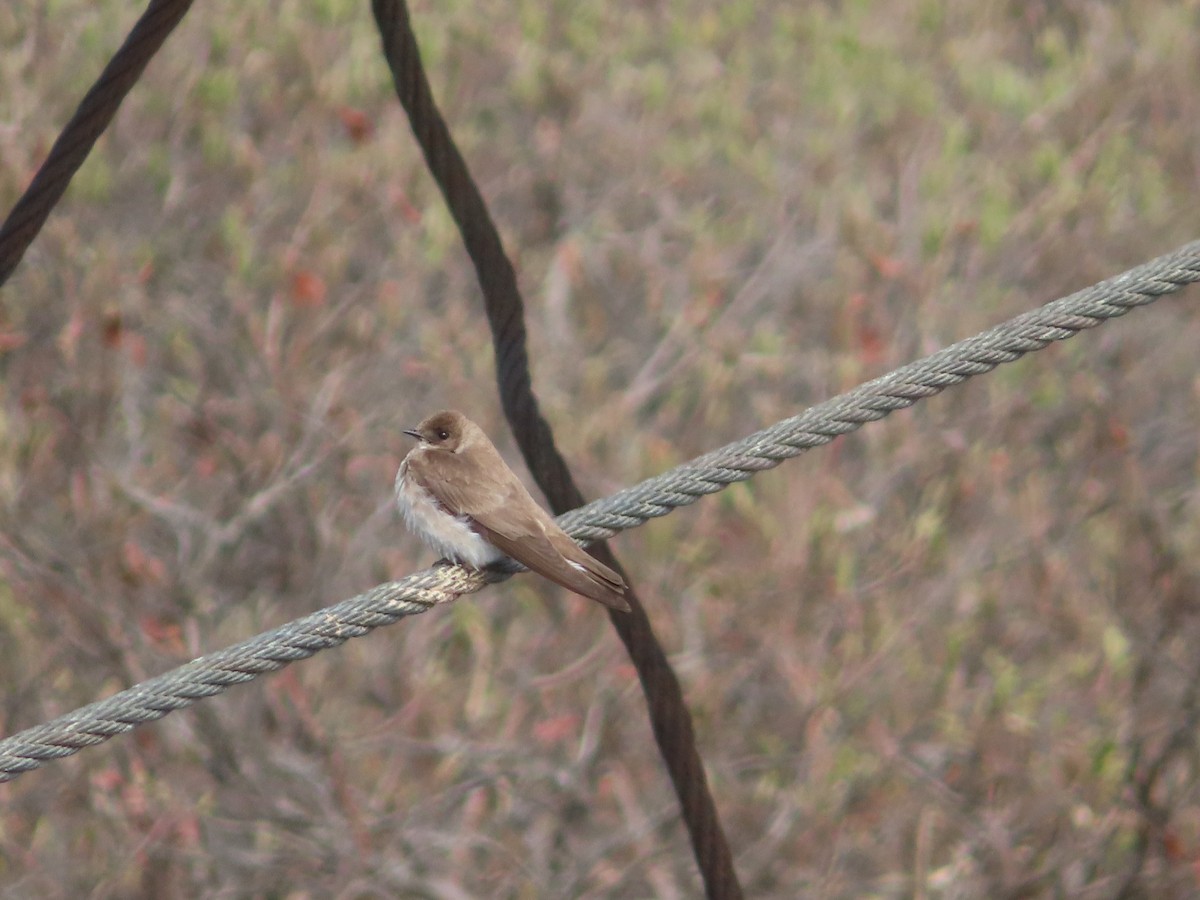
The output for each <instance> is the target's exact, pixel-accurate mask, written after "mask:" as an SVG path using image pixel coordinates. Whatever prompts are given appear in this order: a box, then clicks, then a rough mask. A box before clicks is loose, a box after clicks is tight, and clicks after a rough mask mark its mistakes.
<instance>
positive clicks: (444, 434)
mask: <svg viewBox="0 0 1200 900" xmlns="http://www.w3.org/2000/svg"><path fill="white" fill-rule="evenodd" d="M437 436H438V440H439V441H444V440H446V439H447V438H448V437H450V432H448V431H447V430H446V429H445V428H439V429H438V430H437Z"/></svg>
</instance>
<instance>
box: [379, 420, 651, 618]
mask: <svg viewBox="0 0 1200 900" xmlns="http://www.w3.org/2000/svg"><path fill="white" fill-rule="evenodd" d="M404 433H405V434H407V435H409V436H411V437H415V438H416V439H417V441H418V442H419V443H418V444H417V446H416V447H414V448H413V449H412V451H411V452H409V454H408V456H406V457H404V461H403V462H402V463H400V471H399V472H397V473H396V502H397V503H398V504H399V506H400V511H401V512H402V513H403V514H404V520H405V522H407V523H408V527H409V528H410V529H412V530H413V531H414V532H416V533H417V535H419V536H420V538H421V539H422V540H423V541H425V543H426V544H428V545H429V546H430V547H432V548H433V549H434V550H435V551H436V552H438V553H441V554H442V555H443V556H445V557H446V558H448V559H451V560H453V561H455V562H458V563H462V564H464V565H468V566H471V567H473V568H476V569H482V568H484V567H485V566H488V565H491V564H492V563H495V562H497V561H499V560H501V559H503V558H504V557H506V556H509V557H512V558H513V559H515V560H516V561H517V562H519V563H521V564H522V565H523V566H525V567H526V568H527V569H530V570H531V571H534V572H537V573H538V574H539V575H542V576H544V577H546V578H548V579H550V580H551V581H553V582H554V583H555V584H560V585H562V586H563V587H565V588H567V589H568V590H571V591H574V592H575V593H577V594H582V595H583V596H584V597H589V598H591V599H592V600H597V601H599V602H600V603H603V604H604V605H605V606H610V607H612V608H613V609H620V610H624V611H625V612H628V611H629V602H628V601H627V600H626V599H625V592H626V587H625V582H624V581H623V580H622V579H621V576H620V575H618V574H617V573H616V572H614V571H613V570H612V569H610V568H609V567H608V566H606V565H604V564H603V563H601V562H600V561H599V560H597V559H595V558H594V557H592V555H591V554H589V553H587V552H585V551H584V550H583V548H582V547H580V546H579V545H578V544H576V543H575V542H574V541H573V540H571V538H570V537H568V536H567V533H566V532H565V531H563V530H562V529H561V528H559V527H558V524H557V523H556V522H555V521H554V519H553V518H551V516H550V514H549V513H548V512H546V511H545V510H544V509H542V508H541V507H540V506H538V504H537V501H536V500H534V499H533V498H532V497H531V496H529V491H527V490H525V485H523V484H521V480H520V479H519V478H517V476H516V475H515V474H514V473H513V470H512V469H510V468H509V467H508V465H507V464H506V463H505V462H504V459H503V458H502V457H501V456H500V453H499V451H497V450H496V447H495V446H494V445H493V444H492V442H491V441H490V440H488V436H487V435H486V434H484V433H483V431H482V429H480V427H479V426H478V425H476V424H475V423H474V422H472V421H471V420H470V419H468V418H467V417H466V416H464V415H463V414H462V413H460V412H455V411H454V410H444V411H442V412H438V413H434V414H433V415H431V416H430V417H429V418H427V419H426V420H425V421H424V422H422V423H421V424H420V425H418V426H417V427H416V428H406V429H405V430H404Z"/></svg>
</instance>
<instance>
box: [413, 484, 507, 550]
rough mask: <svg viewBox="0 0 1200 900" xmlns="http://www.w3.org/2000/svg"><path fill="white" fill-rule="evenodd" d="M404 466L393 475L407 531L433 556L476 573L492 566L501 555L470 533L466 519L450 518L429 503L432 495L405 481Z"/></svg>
mask: <svg viewBox="0 0 1200 900" xmlns="http://www.w3.org/2000/svg"><path fill="white" fill-rule="evenodd" d="M404 473H405V466H404V465H403V464H401V466H400V471H399V472H397V473H396V503H397V504H398V505H399V507H400V513H401V514H402V515H403V516H404V521H405V523H406V524H407V525H408V527H409V528H410V529H411V530H412V531H413V532H414V533H415V534H416V535H417V537H419V538H420V539H421V540H422V541H424V542H425V543H426V544H427V545H428V546H429V547H430V548H432V549H433V552H434V553H440V554H441V555H442V556H444V557H446V558H447V559H453V560H455V561H457V562H461V563H466V564H467V565H468V566H472V567H474V568H476V569H482V568H483V567H484V566H486V565H489V564H491V563H494V562H495V561H496V560H498V559H500V557H502V556H503V555H504V554H503V553H501V552H500V551H499V550H497V549H496V548H495V547H493V546H492V545H491V544H489V543H488V542H487V541H485V540H484V539H483V538H482V537H480V536H479V535H478V534H476V533H475V532H474V531H472V530H471V526H470V525H469V524H467V522H468V520H467V518H466V516H452V515H450V514H449V513H448V512H446V511H445V510H444V509H442V508H441V507H440V506H438V504H437V502H436V501H435V500H434V499H433V495H432V494H431V493H429V491H427V490H425V488H423V487H421V486H420V485H419V484H417V483H416V482H415V481H414V480H413V479H411V478H405V477H404Z"/></svg>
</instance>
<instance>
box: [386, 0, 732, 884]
mask: <svg viewBox="0 0 1200 900" xmlns="http://www.w3.org/2000/svg"><path fill="white" fill-rule="evenodd" d="M371 7H372V9H373V10H374V13H375V19H376V21H377V22H378V24H379V31H380V35H381V36H382V39H383V50H384V55H385V56H386V57H387V61H388V65H389V67H390V68H391V70H392V79H393V81H394V83H395V86H396V93H397V95H398V96H399V98H400V103H401V105H402V106H403V107H404V110H405V112H406V113H407V114H408V118H409V123H410V124H411V126H412V129H413V133H414V135H415V136H416V138H417V143H418V144H419V145H420V147H421V151H422V153H424V155H425V161H426V163H427V164H428V166H429V169H430V171H431V172H432V173H433V177H434V180H435V181H436V182H437V184H438V187H439V188H440V189H441V192H442V196H443V197H444V198H445V200H446V204H447V205H448V206H449V208H450V212H451V215H453V216H454V220H455V222H457V223H458V227H459V230H460V231H461V233H462V236H463V242H464V243H465V244H466V248H467V252H468V254H470V257H471V261H472V263H473V264H474V266H475V272H476V275H477V276H478V278H479V284H480V287H481V288H482V289H483V296H484V306H485V309H486V311H487V317H488V324H489V325H490V326H491V330H492V344H493V346H494V347H495V355H496V377H497V380H498V382H499V387H500V400H501V403H502V405H503V407H504V414H505V416H506V417H507V419H508V422H509V425H510V427H511V428H512V430H513V434H514V436H515V437H516V439H517V445H518V446H519V447H520V449H521V453H522V455H523V456H524V457H525V462H526V464H527V465H528V466H529V470H530V472H531V473H532V474H533V477H534V479H535V480H536V481H537V483H538V486H539V487H540V488H541V489H542V492H543V493H544V494H545V495H546V499H547V500H548V501H549V502H550V506H551V508H552V509H553V510H554V512H555V513H556V514H562V513H564V512H566V511H568V510H570V509H574V508H575V507H578V506H582V505H583V502H584V499H583V494H582V493H581V492H580V490H579V488H578V486H576V484H575V481H574V479H573V478H572V477H571V473H570V470H569V469H568V468H567V465H566V462H565V461H564V460H563V458H562V455H561V454H560V453H559V452H558V449H557V448H556V446H555V444H554V437H553V435H552V433H551V431H550V426H549V425H548V424H547V423H546V420H545V419H544V418H543V417H542V415H541V413H540V412H539V411H538V404H537V400H536V398H535V397H534V394H533V387H532V383H531V379H530V374H529V356H528V351H527V340H526V331H525V319H524V303H523V302H522V300H521V294H520V291H519V289H518V288H517V279H516V274H515V272H514V271H513V267H512V264H511V263H510V262H509V260H508V257H507V255H506V254H505V252H504V247H503V245H502V244H501V241H500V235H499V232H498V231H497V229H496V226H495V225H494V224H493V222H492V218H491V216H490V215H489V214H488V210H487V207H486V205H485V204H484V202H483V197H482V196H481V195H480V193H479V189H478V188H477V187H476V186H475V183H474V181H473V180H472V178H471V176H470V173H469V172H468V170H467V166H466V163H465V161H464V160H463V158H462V155H461V154H460V153H459V152H458V148H457V147H456V146H455V144H454V141H453V139H452V138H451V136H450V131H449V129H448V128H447V127H446V123H445V121H444V120H443V119H442V117H441V114H440V113H439V112H438V110H437V107H436V105H435V104H434V100H433V92H432V91H431V89H430V87H429V82H428V80H427V79H426V77H425V73H424V69H423V68H422V66H421V59H420V53H419V50H418V48H417V42H416V37H415V36H414V34H413V31H412V27H411V23H410V21H409V15H408V8H407V6H406V4H405V3H404V2H403V0H373V2H372V4H371ZM591 550H592V552H593V553H594V554H595V555H596V556H597V558H599V559H600V560H601V561H603V562H604V563H605V564H606V565H608V566H610V567H612V568H614V569H616V570H617V571H619V572H620V573H621V575H622V577H624V578H625V580H626V583H628V581H629V578H628V576H627V575H626V573H625V571H624V569H622V568H621V566H620V564H619V563H618V562H617V560H616V558H615V557H614V556H613V554H612V552H611V551H610V550H609V549H608V547H607V545H606V544H603V543H600V544H596V545H594V546H593V547H592V548H591ZM629 600H630V605H631V606H632V607H633V612H632V613H619V612H614V613H612V614H611V617H612V622H613V626H614V627H615V628H616V630H617V633H618V634H619V635H620V637H621V640H622V641H623V642H624V644H625V648H626V650H627V651H628V653H629V656H630V659H632V660H633V664H634V666H635V667H636V668H637V672H638V678H639V679H640V680H641V684H642V690H643V692H644V693H645V695H646V703H647V705H648V707H649V712H650V721H651V725H652V727H653V730H654V736H655V739H656V740H657V742H658V747H659V751H660V753H661V754H662V757H663V760H664V761H665V762H666V764H667V770H668V771H669V772H670V775H671V781H672V782H673V783H674V785H675V792H676V794H677V795H678V796H679V802H680V806H681V807H682V810H683V818H684V822H685V823H686V825H687V829H688V832H689V834H690V835H691V839H692V849H693V852H694V853H695V855H696V861H697V863H698V864H699V867H700V873H701V876H702V878H703V879H704V885H705V892H706V894H707V896H708V897H710V898H722V900H724V898H740V897H741V896H742V889H741V886H740V884H739V883H738V879H737V873H736V872H735V871H734V868H733V857H732V855H731V853H730V851H729V843H728V841H727V840H726V838H725V833H724V831H723V830H722V828H721V823H720V819H719V817H718V815H717V808H716V804H715V803H714V802H713V799H712V795H711V793H710V792H709V789H708V781H707V778H706V777H705V772H704V764H703V762H702V761H701V759H700V755H699V753H698V752H697V750H696V740H695V732H694V730H693V728H692V717H691V713H690V712H689V711H688V709H687V706H686V705H685V703H684V699H683V690H682V688H681V687H680V685H679V679H678V678H677V677H676V675H675V673H674V671H673V670H672V669H671V666H670V663H669V662H668V661H667V657H666V654H665V653H664V652H663V649H662V646H661V645H660V644H659V642H658V639H657V638H656V637H655V636H654V631H653V629H652V628H651V626H650V620H649V619H648V618H647V616H646V613H645V610H644V609H643V607H642V604H641V602H640V601H639V599H638V597H637V595H636V594H635V593H634V592H633V591H632V590H631V591H630V596H629Z"/></svg>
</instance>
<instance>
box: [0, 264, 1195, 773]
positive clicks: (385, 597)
mask: <svg viewBox="0 0 1200 900" xmlns="http://www.w3.org/2000/svg"><path fill="white" fill-rule="evenodd" d="M1196 281H1200V241H1197V242H1194V243H1191V244H1188V245H1186V246H1184V247H1182V248H1180V249H1179V250H1176V251H1175V252H1173V253H1169V254H1167V255H1165V256H1160V257H1158V258H1157V259H1154V260H1152V261H1151V262H1148V263H1145V264H1144V265H1141V266H1138V267H1136V268H1134V269H1130V270H1129V271H1128V272H1125V273H1123V274H1121V275H1118V276H1117V277H1115V278H1111V279H1108V280H1107V281H1102V282H1100V283H1099V284H1097V285H1094V286H1093V287H1090V288H1087V289H1085V290H1082V291H1079V292H1078V293H1075V294H1071V295H1070V296H1068V297H1064V298H1062V299H1060V300H1055V301H1053V302H1051V303H1048V304H1046V305H1045V306H1042V307H1040V308H1038V309H1035V310H1031V311H1030V312H1026V313H1022V314H1021V315H1019V316H1016V317H1015V318H1013V319H1010V320H1009V321H1007V322H1005V323H1003V324H1001V325H997V326H995V327H994V328H990V329H988V330H987V331H985V332H983V333H981V334H979V335H976V336H975V337H972V338H968V339H967V340H964V341H959V342H958V343H956V344H952V345H951V346H949V347H946V348H945V349H944V350H939V351H938V352H936V353H934V354H932V355H930V356H927V357H925V358H923V359H920V360H917V361H916V362H912V363H909V364H908V365H905V366H902V367H901V368H899V369H896V370H895V371H893V372H891V373H889V374H887V375H884V376H882V377H880V378H876V379H874V380H873V381H868V382H866V383H865V384H863V385H861V386H859V387H857V388H855V389H854V390H852V391H849V392H848V393H845V394H841V395H840V396H837V397H834V398H833V399H832V400H827V401H825V402H824V403H821V404H818V405H817V406H814V407H812V408H810V409H808V410H807V411H805V412H803V413H801V414H800V415H798V416H794V417H792V418H790V419H784V420H783V421H781V422H778V423H776V424H775V425H772V426H771V427H770V428H766V429H763V430H762V431H758V432H755V433H754V434H751V435H749V436H748V437H745V438H742V439H741V440H738V441H734V442H733V443H731V444H727V445H726V446H724V447H722V448H720V449H718V450H714V451H712V452H710V453H706V454H704V455H702V456H699V457H697V458H696V459H694V460H692V461H690V462H687V463H684V464H682V465H680V466H676V467H675V468H673V469H671V470H669V471H667V472H664V473H663V474H661V475H657V476H654V477H652V478H649V479H647V480H646V481H643V482H641V483H640V484H637V485H634V486H633V487H630V488H626V489H625V490H623V491H619V492H618V493H616V494H613V495H612V496H610V497H606V498H604V499H601V500H596V501H593V502H592V503H589V504H587V505H586V506H583V507H581V508H579V509H577V510H573V511H572V512H569V513H567V514H566V515H563V516H559V518H558V521H559V522H560V524H562V526H563V527H564V528H565V529H566V530H567V532H568V533H569V534H571V536H572V537H574V538H576V539H577V540H580V541H583V542H587V541H592V540H597V539H600V538H607V537H611V536H612V535H614V534H616V533H617V532H620V531H624V530H626V529H629V528H636V527H637V526H639V525H642V524H643V523H645V522H646V521H647V520H649V519H651V518H655V517H657V516H662V515H666V514H667V513H669V512H670V511H671V510H673V509H676V508H678V507H680V506H687V505H689V504H692V503H694V502H696V500H698V499H699V498H700V497H703V496H705V495H706V494H712V493H716V492H717V491H719V490H721V489H722V488H724V487H725V486H726V485H728V484H732V483H734V482H737V481H745V480H747V479H749V478H752V477H753V476H754V474H755V473H756V472H760V471H763V470H764V469H770V468H773V467H775V466H777V465H778V464H779V463H780V462H782V461H783V460H785V459H790V458H791V457H793V456H797V455H799V454H800V453H803V452H804V451H805V450H809V449H811V448H813V447H819V446H821V445H823V444H827V443H829V442H830V441H832V440H833V439H834V438H835V437H838V436H839V435H842V434H846V433H848V432H851V431H855V430H856V429H858V428H859V427H861V426H862V425H863V424H865V423H867V422H873V421H875V420H877V419H882V418H883V417H885V416H887V415H888V414H889V413H891V412H893V411H895V410H897V409H904V408H907V407H909V406H912V405H914V404H915V403H917V402H918V401H920V400H923V399H925V398H927V397H932V396H933V395H935V394H938V393H940V392H941V391H943V390H945V389H946V388H948V387H950V386H952V385H956V384H959V383H961V382H963V381H966V380H967V379H968V378H971V377H972V376H975V375H982V374H984V373H986V372H990V371H991V370H992V369H994V368H996V366H998V365H1001V364H1002V363H1007V362H1012V361H1014V360H1016V359H1019V358H1021V357H1022V356H1024V355H1025V354H1026V353H1031V352H1033V351H1035V350H1041V349H1042V348H1043V347H1045V346H1047V345H1048V344H1051V343H1053V342H1055V341H1063V340H1066V339H1067V338H1069V337H1072V336H1074V335H1075V334H1077V333H1078V332H1080V331H1083V330H1084V329H1088V328H1094V327H1095V326H1097V325H1099V324H1101V323H1102V322H1104V321H1106V320H1108V319H1111V318H1115V317H1117V316H1123V315H1125V313H1127V312H1129V311H1130V310H1133V309H1136V308H1138V307H1140V306H1145V305H1147V304H1150V303H1153V302H1154V301H1155V300H1157V299H1158V298H1159V297H1162V296H1164V295H1166V294H1170V293H1173V292H1175V291H1178V290H1179V289H1180V288H1182V287H1184V286H1185V285H1188V284H1193V283H1195V282H1196ZM505 577H507V575H506V574H504V573H493V572H487V573H482V572H474V571H470V570H466V569H462V568H460V567H458V566H437V567H434V568H432V569H426V570H424V571H421V572H417V573H416V574H413V575H410V576H408V577H407V578H404V579H401V580H400V581H396V582H390V583H388V584H382V585H379V586H378V587H375V588H373V589H371V590H370V591H367V592H366V593H363V594H360V595H358V596H357V597H352V598H351V599H349V600H344V601H342V602H341V603H338V604H335V605H334V606H330V607H326V608H324V609H321V610H318V611H316V612H314V613H310V614H309V615H307V616H304V617H303V618H301V619H297V620H296V621H294V622H290V623H288V624H287V625H283V626H281V627H279V628H276V629H274V630H272V631H268V632H265V633H264V634H261V635H258V636H257V637H254V638H251V639H250V640H247V641H244V642H242V643H240V644H236V645H234V646H232V647H228V648H226V649H224V650H220V651H217V652H216V653H212V654H209V655H207V656H202V657H200V658H199V659H195V660H192V661H191V662H189V663H186V664H185V665H182V666H180V667H179V668H177V669H172V670H171V671H170V672H167V673H165V674H163V675H159V676H158V677H156V678H152V679H149V680H148V681H144V682H142V683H141V684H138V685H135V686H133V687H131V688H128V689H127V690H124V691H121V692H120V693H118V694H115V695H113V696H112V697H109V698H107V699H105V700H100V701H98V702H96V703H92V704H89V705H88V706H84V707H82V708H80V709H78V710H75V711H74V712H71V713H68V714H66V715H63V716H59V717H58V718H56V719H53V720H52V721H50V722H47V723H45V724H43V725H38V726H36V727H34V728H30V729H28V730H26V731H22V732H19V733H18V734H15V735H13V736H12V737H9V738H5V739H4V740H0V781H10V780H12V779H13V778H15V777H16V776H17V775H19V774H21V773H22V772H26V771H28V770H30V769H35V768H38V767H39V766H41V765H43V764H44V763H45V762H46V761H48V760H52V759H58V758H61V757H64V756H70V755H71V754H73V753H76V752H78V751H79V750H81V749H82V748H84V747H88V746H91V745H94V744H99V743H102V742H104V741H106V740H108V739H109V738H111V737H113V736H114V735H117V734H122V733H124V732H126V731H130V730H131V729H133V728H135V727H137V726H138V725H141V724H143V723H145V722H151V721H154V720H156V719H161V718H162V717H163V716H165V715H167V714H168V713H170V712H173V711H174V710H176V709H182V708H183V707H185V706H190V705H191V704H192V703H195V702H196V701H197V700H200V699H203V698H204V697H210V696H212V695H214V694H218V693H221V692H222V691H224V690H225V689H226V688H227V687H229V686H231V685H234V684H241V683H243V682H247V681H251V680H253V679H254V678H255V677H257V676H258V675H260V674H262V673H264V672H273V671H275V670H276V669H280V668H283V667H284V666H286V665H287V664H288V663H291V662H295V661H297V660H300V659H306V658H307V657H309V656H312V655H313V654H315V653H317V652H319V651H321V650H325V649H328V648H329V647H336V646H338V645H339V644H342V643H344V642H345V641H347V640H349V639H350V638H352V637H359V636H361V635H364V634H366V633H367V632H369V631H372V630H374V629H375V628H378V627H380V626H382V625H390V624H392V623H393V622H395V621H397V620H398V619H401V618H403V617H405V616H409V615H414V614H416V613H419V612H424V611H425V610H427V609H429V608H431V607H432V606H435V605H437V604H440V603H446V602H450V601H452V600H454V599H457V598H458V597H460V596H462V595H463V594H467V593H471V592H474V591H477V590H479V589H481V588H482V587H483V586H484V585H486V584H489V583H491V582H494V581H499V580H502V579H503V578H505Z"/></svg>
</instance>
